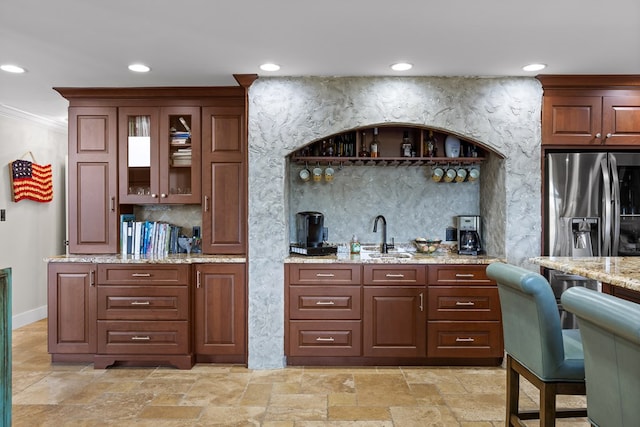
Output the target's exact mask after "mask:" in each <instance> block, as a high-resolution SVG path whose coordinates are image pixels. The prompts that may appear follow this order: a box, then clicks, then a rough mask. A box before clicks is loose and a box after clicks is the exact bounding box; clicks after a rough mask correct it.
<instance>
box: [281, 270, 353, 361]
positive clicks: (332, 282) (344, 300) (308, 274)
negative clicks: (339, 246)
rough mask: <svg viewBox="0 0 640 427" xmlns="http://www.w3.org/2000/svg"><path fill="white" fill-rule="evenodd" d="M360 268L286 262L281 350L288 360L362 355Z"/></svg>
mask: <svg viewBox="0 0 640 427" xmlns="http://www.w3.org/2000/svg"><path fill="white" fill-rule="evenodd" d="M361 271H362V267H361V266H354V265H327V264H289V265H288V268H287V270H286V276H287V278H288V279H287V283H288V286H287V287H286V292H285V305H286V307H287V315H286V317H285V330H286V338H285V353H286V354H287V356H290V360H292V361H295V360H296V358H297V357H314V358H318V357H320V358H324V357H334V358H336V357H358V356H361V355H362V322H361V316H362V298H361V292H362V290H361V286H360V278H361ZM303 360H304V359H303ZM316 360H317V359H316Z"/></svg>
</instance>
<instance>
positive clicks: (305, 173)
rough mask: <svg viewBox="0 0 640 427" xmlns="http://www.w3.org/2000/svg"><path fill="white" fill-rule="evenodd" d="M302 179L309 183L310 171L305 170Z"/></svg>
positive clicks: (301, 174) (301, 172) (301, 175)
mask: <svg viewBox="0 0 640 427" xmlns="http://www.w3.org/2000/svg"><path fill="white" fill-rule="evenodd" d="M299 175H300V179H301V180H302V181H304V182H307V181H309V180H310V179H311V172H309V169H307V168H304V169H302V170H301V171H300V174H299Z"/></svg>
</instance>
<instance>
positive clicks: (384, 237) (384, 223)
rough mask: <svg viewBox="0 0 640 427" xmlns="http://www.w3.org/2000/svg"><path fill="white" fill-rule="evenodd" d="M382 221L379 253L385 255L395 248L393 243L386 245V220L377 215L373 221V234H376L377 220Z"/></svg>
mask: <svg viewBox="0 0 640 427" xmlns="http://www.w3.org/2000/svg"><path fill="white" fill-rule="evenodd" d="M380 219H381V220H382V248H381V252H382V253H383V254H386V253H388V252H389V249H393V247H394V246H395V245H394V243H391V244H390V245H389V244H387V220H386V219H385V218H384V217H383V216H382V215H378V216H377V217H376V219H374V220H373V232H374V233H377V232H378V220H380Z"/></svg>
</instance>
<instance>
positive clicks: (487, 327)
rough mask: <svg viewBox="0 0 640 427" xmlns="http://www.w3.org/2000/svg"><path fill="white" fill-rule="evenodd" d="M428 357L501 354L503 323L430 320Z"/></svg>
mask: <svg viewBox="0 0 640 427" xmlns="http://www.w3.org/2000/svg"><path fill="white" fill-rule="evenodd" d="M427 356H428V357H463V358H467V357H468V358H474V357H479V358H489V357H502V356H503V348H502V326H501V324H500V322H428V324H427Z"/></svg>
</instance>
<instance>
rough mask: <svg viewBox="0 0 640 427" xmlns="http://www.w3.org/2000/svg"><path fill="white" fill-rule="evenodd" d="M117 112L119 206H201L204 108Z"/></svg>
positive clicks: (121, 110) (127, 109)
mask: <svg viewBox="0 0 640 427" xmlns="http://www.w3.org/2000/svg"><path fill="white" fill-rule="evenodd" d="M118 113H119V119H118V123H119V130H120V134H119V146H120V147H119V148H120V156H119V162H120V203H135V204H148V203H172V204H176V203H200V108H199V107H163V108H154V107H123V108H120V109H119V110H118Z"/></svg>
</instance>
